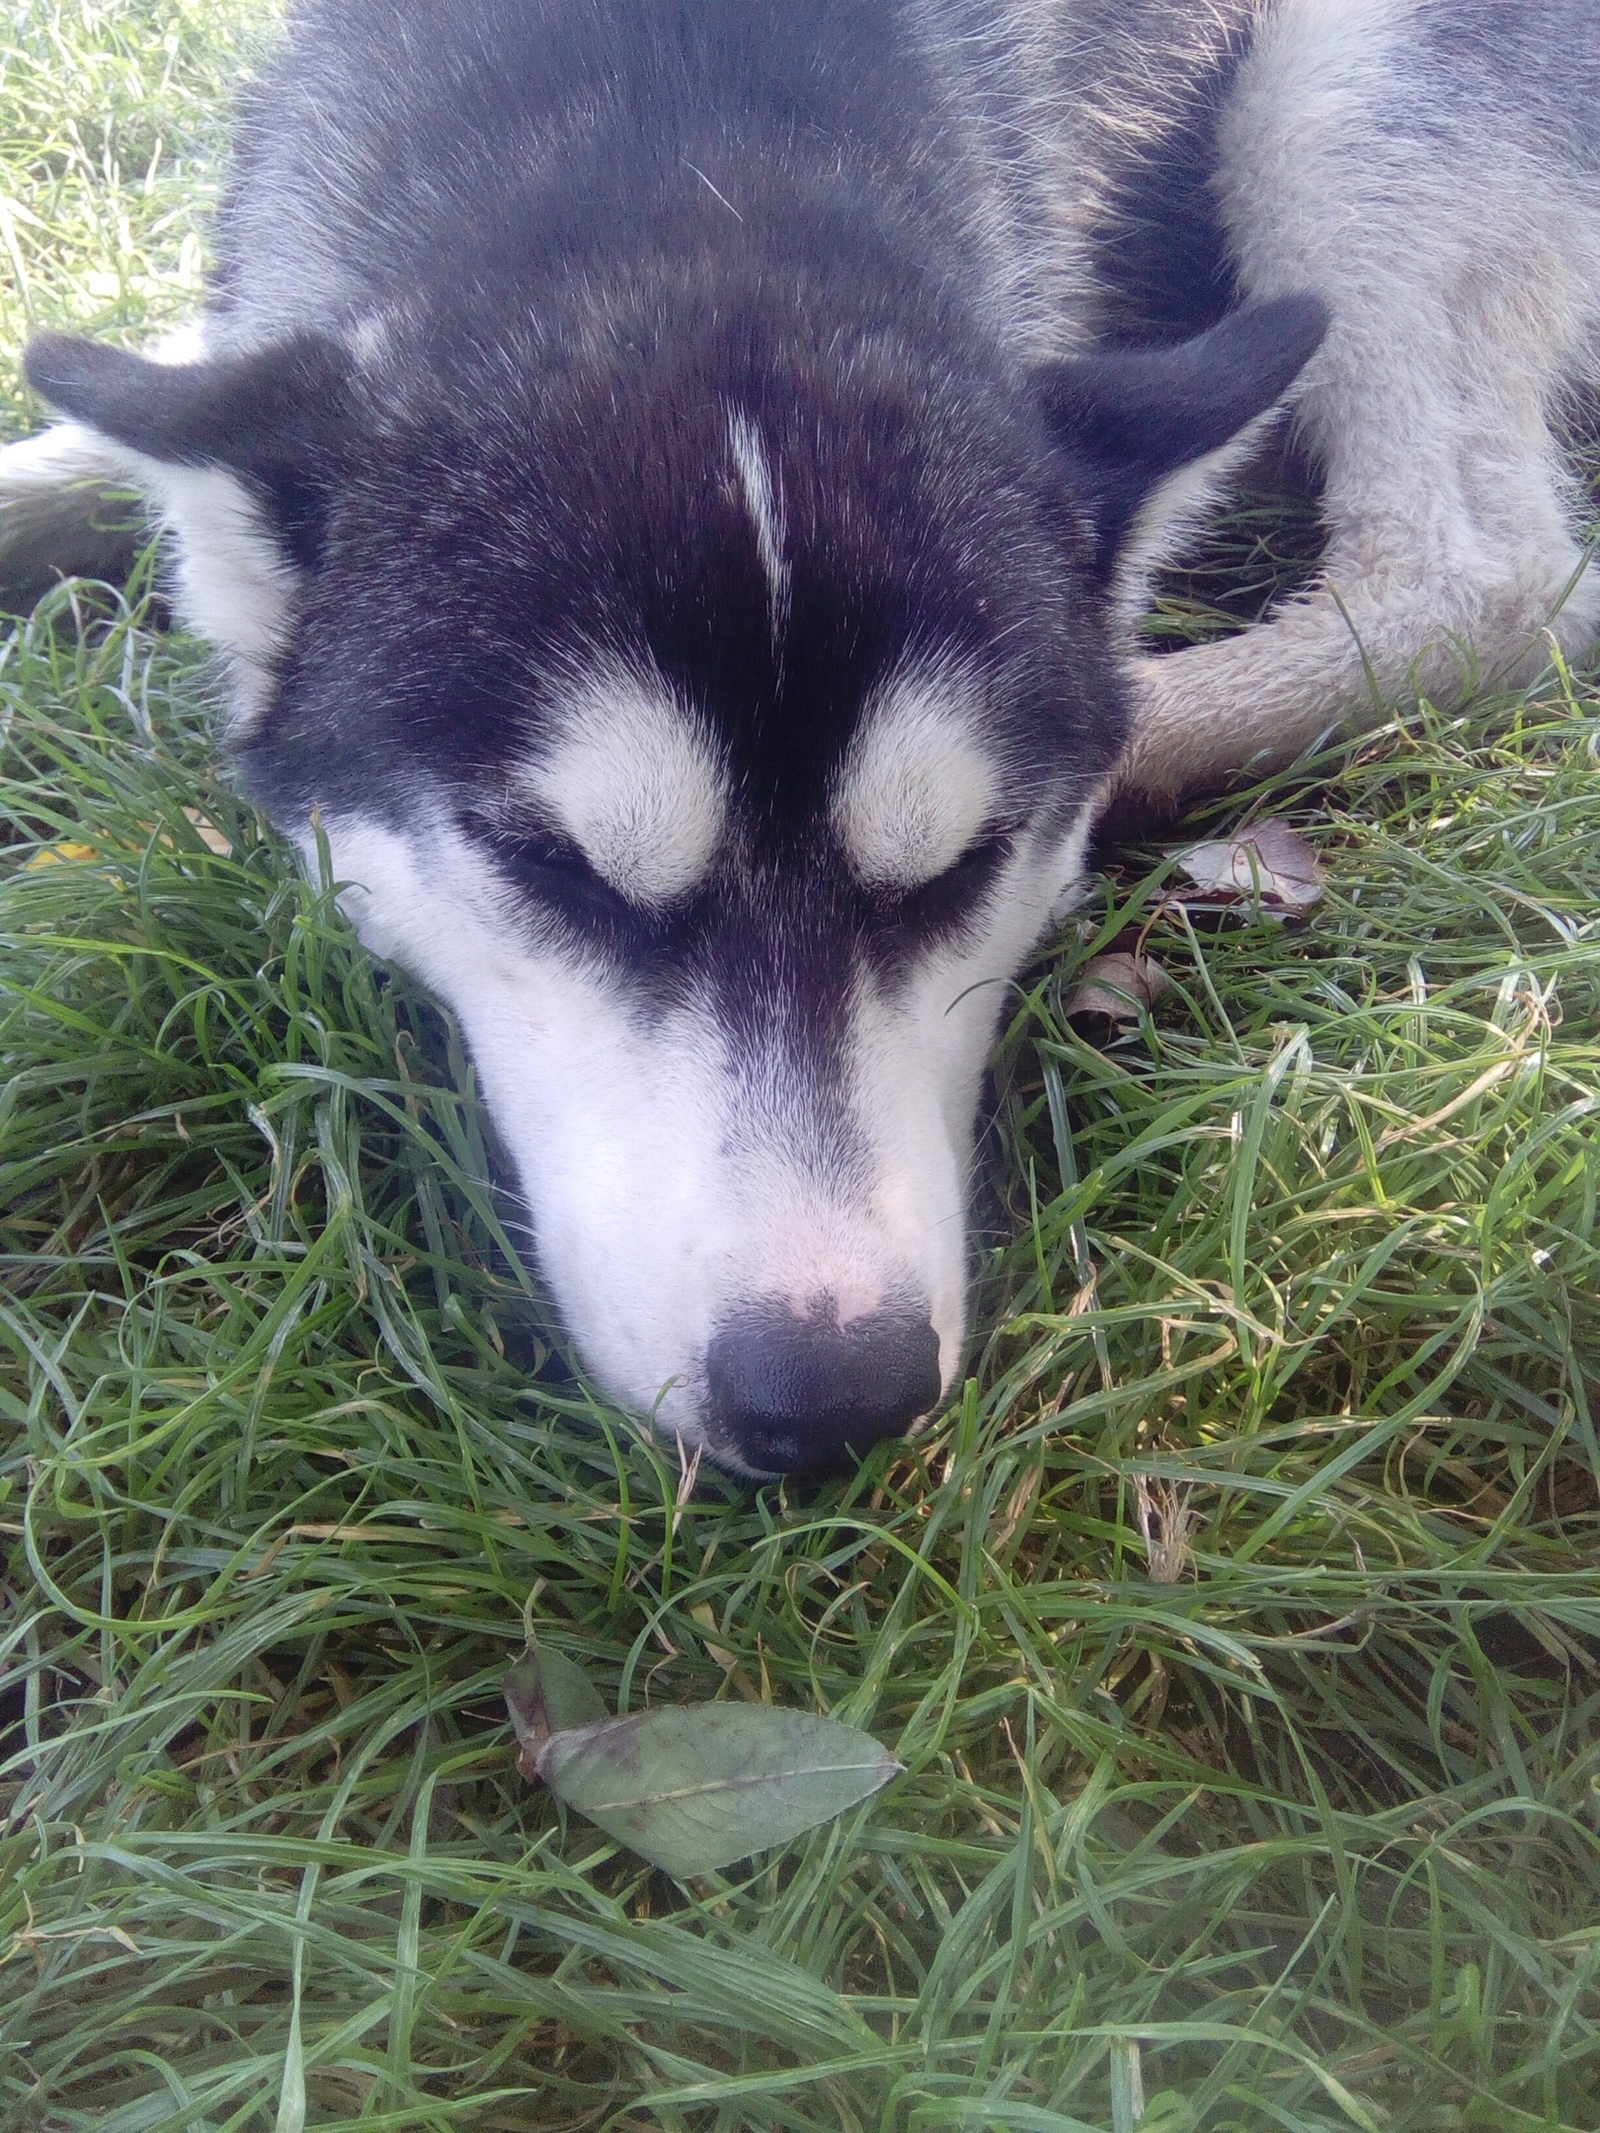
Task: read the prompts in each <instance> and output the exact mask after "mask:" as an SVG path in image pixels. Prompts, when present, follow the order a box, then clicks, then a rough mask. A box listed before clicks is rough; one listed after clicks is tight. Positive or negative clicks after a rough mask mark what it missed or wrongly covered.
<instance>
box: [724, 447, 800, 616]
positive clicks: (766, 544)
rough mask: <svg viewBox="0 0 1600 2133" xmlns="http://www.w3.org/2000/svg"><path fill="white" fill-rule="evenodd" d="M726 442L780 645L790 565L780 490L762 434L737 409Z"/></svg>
mask: <svg viewBox="0 0 1600 2133" xmlns="http://www.w3.org/2000/svg"><path fill="white" fill-rule="evenodd" d="M728 443H729V446H730V448H731V450H732V452H733V463H734V466H735V467H736V468H737V469H738V473H739V486H740V487H741V488H742V489H743V491H744V506H745V509H746V510H747V511H748V512H749V514H750V522H751V524H752V525H753V526H754V527H755V533H756V551H757V553H758V554H759V555H760V557H761V568H762V569H763V570H764V571H765V572H766V578H767V606H768V610H769V612H770V614H771V617H772V641H773V643H774V644H775V645H779V646H781V645H782V643H783V637H784V632H785V630H786V629H787V628H788V626H789V565H788V562H787V560H786V559H785V556H784V552H783V550H784V542H785V539H786V537H787V532H788V529H787V527H786V526H785V524H784V517H783V491H782V489H781V488H780V487H778V486H777V485H776V484H775V483H774V482H773V479H772V468H771V466H770V465H769V463H768V460H767V454H766V448H765V446H764V445H763V444H762V442H761V432H760V431H759V430H758V429H757V428H756V426H755V424H754V423H753V422H752V421H751V419H750V417H749V416H748V415H747V414H745V413H744V412H743V411H742V410H741V409H739V408H731V409H730V410H729V413H728Z"/></svg>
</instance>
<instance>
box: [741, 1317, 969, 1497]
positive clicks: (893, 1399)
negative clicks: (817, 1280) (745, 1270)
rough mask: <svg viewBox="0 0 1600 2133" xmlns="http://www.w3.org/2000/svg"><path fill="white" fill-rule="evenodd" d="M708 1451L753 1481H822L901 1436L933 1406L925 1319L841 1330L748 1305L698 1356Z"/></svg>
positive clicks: (931, 1339)
mask: <svg viewBox="0 0 1600 2133" xmlns="http://www.w3.org/2000/svg"><path fill="white" fill-rule="evenodd" d="M706 1376H707V1379H708V1381H709V1384H710V1391H711V1434H712V1444H713V1447H714V1448H715V1447H719V1446H720V1447H721V1448H723V1449H724V1450H726V1451H727V1452H729V1453H730V1454H732V1455H733V1456H734V1457H736V1458H737V1459H738V1460H739V1462H740V1464H741V1465H743V1466H745V1467H747V1468H748V1469H749V1470H750V1471H751V1472H753V1473H757V1474H825V1473H829V1472H831V1471H834V1470H836V1469H838V1468H840V1467H843V1466H845V1465H847V1464H848V1460H849V1454H850V1453H852V1452H854V1453H856V1454H857V1455H858V1456H859V1455H860V1454H861V1453H863V1452H865V1451H866V1450H867V1449H868V1448H869V1447H870V1446H872V1445H874V1444H876V1443H877V1442H878V1440H879V1439H880V1438H881V1437H898V1436H902V1435H903V1434H904V1432H905V1430H906V1428H907V1426H908V1425H909V1424H910V1423H912V1422H914V1421H915V1420H916V1419H917V1417H918V1415H922V1414H926V1413H927V1411H928V1409H929V1408H930V1407H932V1405H933V1403H934V1402H935V1400H937V1399H938V1397H939V1336H938V1334H937V1333H935V1332H934V1330H933V1327H932V1325H931V1324H930V1323H929V1321H928V1318H927V1316H926V1314H925V1313H924V1312H920V1311H917V1310H915V1309H912V1310H885V1311H875V1312H873V1313H872V1314H871V1316H870V1317H867V1318H858V1319H854V1320H852V1322H851V1323H850V1324H849V1325H848V1326H842V1327H841V1326H839V1325H836V1324H835V1323H834V1320H833V1318H832V1316H831V1315H826V1316H824V1315H818V1316H815V1317H812V1318H796V1317H795V1316H794V1314H793V1312H791V1311H789V1310H786V1309H785V1308H783V1307H782V1306H781V1305H780V1306H776V1307H769V1306H765V1305H756V1306H752V1307H749V1308H747V1309H745V1310H743V1311H741V1312H740V1313H739V1314H738V1316H737V1317H735V1318H732V1319H730V1320H729V1321H728V1322H727V1323H726V1324H725V1325H723V1327H722V1328H721V1330H720V1331H719V1332H718V1333H717V1334H716V1335H715V1336H714V1337H713V1339H712V1342H711V1346H710V1348H709V1349H708V1350H707V1353H706Z"/></svg>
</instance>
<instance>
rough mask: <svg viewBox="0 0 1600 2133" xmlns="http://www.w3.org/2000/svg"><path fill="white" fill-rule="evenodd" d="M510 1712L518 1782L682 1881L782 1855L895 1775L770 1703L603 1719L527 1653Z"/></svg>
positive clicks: (860, 1739)
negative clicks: (534, 1786) (781, 1848)
mask: <svg viewBox="0 0 1600 2133" xmlns="http://www.w3.org/2000/svg"><path fill="white" fill-rule="evenodd" d="M506 1702H507V1705H508V1706H509V1708H510V1711H511V1717H512V1722H513V1724H514V1725H515V1727H516V1730H517V1737H518V1739H519V1741H520V1742H521V1744H522V1759H521V1764H520V1768H521V1770H522V1772H523V1774H524V1776H526V1777H540V1778H542V1779H543V1780H544V1782H545V1783H546V1784H547V1785H548V1786H549V1787H550V1790H551V1791H552V1792H553V1793H554V1794H555V1795H556V1797H557V1799H559V1800H562V1801H564V1802H565V1804H566V1805H567V1806H568V1807H572V1808H575V1809H576V1810H577V1812H578V1813H579V1814H581V1815H583V1816H585V1817H586V1818H587V1819H588V1820H589V1821H591V1822H594V1823H596V1824H598V1826H599V1827H600V1828H601V1829H603V1830H604V1831H605V1832H606V1834H607V1835H608V1836H611V1837H615V1838H616V1840H617V1842H618V1843H619V1844H625V1845H627V1847H628V1848H629V1850H630V1851H635V1852H637V1853H638V1854H639V1855H640V1857H641V1858H643V1859H648V1860H649V1861H650V1863H651V1865H652V1866H659V1867H661V1868H663V1869H664V1870H665V1871H666V1872H667V1873H669V1874H673V1875H676V1876H677V1877H678V1878H679V1879H680V1880H686V1879H688V1878H689V1877H690V1876H691V1875H694V1874H704V1873H709V1872H710V1871H711V1870H712V1869H713V1868H715V1867H719V1866H728V1865H731V1864H732V1862H733V1861H734V1860H735V1859H744V1858H747V1857H748V1856H749V1855H750V1853H752V1852H761V1851H767V1850H770V1849H771V1848H772V1847H773V1846H774V1845H778V1844H787V1843H788V1841H789V1840H790V1838H791V1837H798V1836H800V1835H801V1834H802V1833H803V1832H804V1831H805V1830H808V1829H814V1828H815V1827H816V1826H817V1824H818V1823H819V1822H828V1821H831V1820H832V1819H833V1817H834V1816H835V1815H841V1814H843V1813H844V1812H845V1810H846V1809H847V1808H850V1807H854V1806H856V1805H857V1804H858V1803H859V1802H860V1801H862V1800H864V1799H867V1798H868V1797H869V1796H870V1795H871V1794H872V1793H874V1792H876V1791H877V1790H878V1789H879V1787H880V1786H882V1785H886V1784H887V1783H888V1781H889V1779H890V1778H892V1777H894V1776H895V1775H896V1774H897V1772H898V1771H899V1769H900V1767H901V1766H900V1764H899V1763H897V1762H896V1761H895V1759H894V1757H893V1756H892V1755H890V1754H889V1753H888V1751H887V1749H885V1748H883V1747H881V1746H880V1745H879V1743H878V1742H877V1741H875V1740H873V1739H872V1738H871V1737H870V1735H868V1734H865V1733H858V1732H857V1731H856V1730H855V1728H854V1727H853V1726H844V1725H840V1724H839V1722H838V1721H837V1720H836V1719H832V1718H818V1717H816V1716H814V1715H813V1714H812V1713H811V1712H809V1711H781V1710H774V1709H773V1708H772V1707H771V1706H770V1705H767V1704H720V1703H718V1704H691V1705H688V1706H685V1707H681V1708H677V1709H669V1710H659V1711H640V1712H637V1713H635V1714H634V1715H633V1716H632V1717H630V1718H606V1717H605V1716H604V1715H603V1714H604V1708H605V1707H604V1705H603V1704H602V1703H601V1702H600V1698H599V1697H598V1695H597V1694H596V1692H595V1691H594V1689H593V1688H592V1687H591V1686H590V1685H589V1683H588V1681H587V1680H585V1678H584V1676H583V1674H582V1673H581V1672H580V1671H579V1669H578V1668H577V1667H575V1666H574V1665H573V1664H572V1662H571V1661H570V1660H567V1659H562V1658H560V1656H559V1655H558V1654H556V1653H553V1652H540V1651H538V1650H537V1649H530V1650H529V1652H528V1653H527V1654H526V1656H525V1657H524V1658H523V1660H522V1661H521V1663H520V1664H519V1665H517V1666H515V1667H514V1668H513V1669H512V1671H511V1673H510V1674H509V1675H508V1676H507V1679H506ZM597 1713H598V1714H600V1715H598V1716H597V1715H596V1714H597Z"/></svg>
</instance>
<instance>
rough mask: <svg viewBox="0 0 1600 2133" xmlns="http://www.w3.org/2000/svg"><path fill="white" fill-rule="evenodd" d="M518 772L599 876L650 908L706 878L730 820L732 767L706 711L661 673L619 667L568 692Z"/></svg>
mask: <svg viewBox="0 0 1600 2133" xmlns="http://www.w3.org/2000/svg"><path fill="white" fill-rule="evenodd" d="M519 782H520V784H521V787H522V789H523V790H524V791H525V792H526V793H528V794H529V795H531V796H532V797H533V798H534V799H535V800H537V801H538V802H539V803H540V804H541V805H542V806H544V807H545V808H547V809H548V810H549V812H550V813H551V814H552V815H553V816H554V817H555V819H556V821H557V822H558V823H559V824H560V825H561V827H562V828H563V829H564V830H565V831H566V833H567V835H568V836H570V837H571V838H572V840H573V842H574V843H575V844H576V845H577V846H578V847H579V849H580V850H581V851H582V853H583V855H584V857H585V858H586V859H587V860H588V862H589V864H590V865H591V866H592V867H593V868H594V870H595V872H596V873H597V874H598V875H599V876H600V877H601V879H602V880H604V881H607V882H609V883H610V885H611V886H612V888H614V889H616V890H617V891H618V892H619V893H620V894H621V895H623V896H626V897H627V898H629V900H630V901H631V902H633V903H637V904H643V905H646V906H647V907H651V908H659V907H660V906H662V905H665V904H670V903H672V902H674V901H675V900H676V899H677V898H678V897H680V896H684V895H687V894H688V892H689V891H690V890H691V889H693V888H695V887H696V886H697V885H698V884H699V883H700V882H701V881H702V880H703V879H704V877H705V874H706V871H707V869H708V868H709V867H710V865H711V862H712V860H713V859H714V858H715V857H716V852H717V847H718V845H719V844H720V843H721V841H722V835H723V831H724V828H725V826H726V823H727V813H728V776H727V770H726V767H725V765H724V763H723V761H722V758H721V755H720V753H719V751H718V749H717V747H716V745H715V743H714V741H713V740H712V737H711V735H710V733H709V732H708V730H707V729H706V726H705V724H704V721H703V720H702V719H701V718H700V717H699V716H698V714H697V713H696V712H695V711H693V710H692V709H691V708H690V707H689V706H688V705H687V704H684V703H682V702H680V701H679V700H677V699H676V698H675V697H674V696H673V694H672V692H671V690H670V689H669V688H668V686H667V684H666V683H665V682H664V681H662V680H661V678H660V677H659V676H652V675H646V674H640V673H632V672H629V671H627V670H625V669H622V668H614V669H611V670H610V671H602V672H598V673H595V674H593V675H591V676H589V677H588V678H586V679H585V680H584V681H583V682H582V683H581V684H580V685H579V686H578V687H577V688H576V689H575V690H573V691H571V692H570V693H569V694H568V695H567V697H566V698H565V701H564V702H563V703H562V705H561V706H560V708H559V709H558V711H557V713H556V718H555V737H554V739H553V741H552V742H551V744H550V745H549V746H548V747H547V748H546V749H545V750H544V752H543V753H542V754H541V755H539V756H538V757H537V758H536V759H535V760H534V761H533V762H532V763H531V764H529V765H528V766H527V768H526V770H525V771H524V772H523V774H522V777H521V779H520V781H519Z"/></svg>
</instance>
